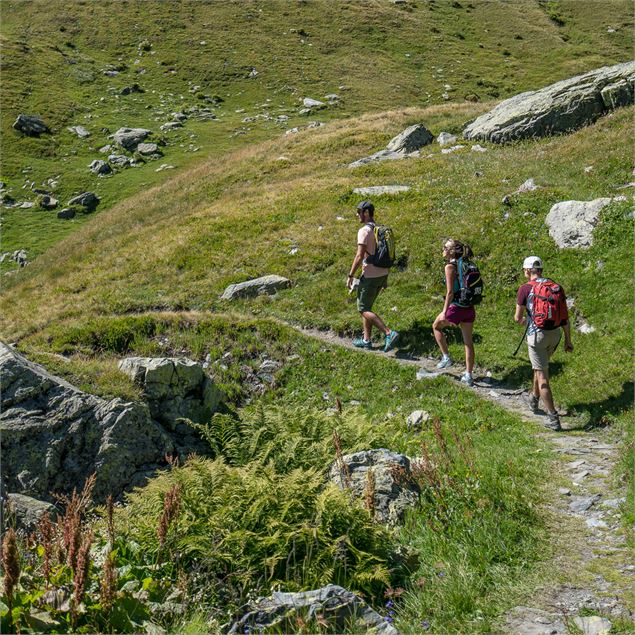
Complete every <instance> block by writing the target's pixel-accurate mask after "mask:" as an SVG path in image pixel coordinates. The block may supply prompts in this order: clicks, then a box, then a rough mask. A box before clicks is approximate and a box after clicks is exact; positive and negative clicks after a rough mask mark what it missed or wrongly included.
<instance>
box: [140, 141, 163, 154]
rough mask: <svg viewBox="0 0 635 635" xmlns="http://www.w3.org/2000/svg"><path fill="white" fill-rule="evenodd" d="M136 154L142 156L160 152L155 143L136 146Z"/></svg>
mask: <svg viewBox="0 0 635 635" xmlns="http://www.w3.org/2000/svg"><path fill="white" fill-rule="evenodd" d="M137 152H138V153H139V154H142V155H144V156H148V155H152V154H161V150H159V146H158V145H157V144H156V143H140V144H139V145H138V146H137Z"/></svg>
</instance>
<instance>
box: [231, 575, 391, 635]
mask: <svg viewBox="0 0 635 635" xmlns="http://www.w3.org/2000/svg"><path fill="white" fill-rule="evenodd" d="M242 611H243V614H242V616H241V617H239V618H237V619H235V620H234V621H233V622H232V623H231V625H230V627H229V630H228V631H227V632H228V633H229V634H231V635H235V634H238V633H295V632H297V628H298V623H303V624H306V625H307V628H308V629H309V632H318V631H319V632H323V626H324V623H326V624H327V627H326V628H327V631H326V632H329V633H330V632H335V633H344V632H354V633H373V635H399V631H398V630H397V629H396V628H395V627H394V626H393V625H392V624H390V623H389V622H387V621H386V620H384V618H383V617H382V616H381V615H380V614H379V613H377V612H376V611H374V610H373V609H371V608H370V607H369V606H368V604H366V602H364V600H362V598H360V597H359V596H358V595H355V594H354V593H352V592H351V591H347V590H346V589H344V588H342V587H341V586H337V585H335V584H329V585H327V586H325V587H322V588H321V589H316V590H313V591H300V592H298V593H282V592H280V591H274V593H273V594H272V596H271V597H270V598H258V599H257V600H255V601H252V602H251V603H250V604H248V605H247V606H245V607H244V608H243V609H242ZM318 620H320V622H318Z"/></svg>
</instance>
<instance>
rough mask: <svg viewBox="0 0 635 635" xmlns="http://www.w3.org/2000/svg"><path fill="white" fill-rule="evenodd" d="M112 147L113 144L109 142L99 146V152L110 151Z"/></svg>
mask: <svg viewBox="0 0 635 635" xmlns="http://www.w3.org/2000/svg"><path fill="white" fill-rule="evenodd" d="M113 149H114V146H113V145H111V144H110V143H109V144H107V145H105V146H102V147H101V148H99V152H101V153H102V154H106V152H111V151H112V150H113Z"/></svg>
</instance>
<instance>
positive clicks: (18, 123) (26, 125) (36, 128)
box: [13, 115, 50, 137]
mask: <svg viewBox="0 0 635 635" xmlns="http://www.w3.org/2000/svg"><path fill="white" fill-rule="evenodd" d="M13 128H14V129H15V130H18V131H19V132H22V133H24V134H25V135H27V136H29V137H39V136H40V135H41V134H42V133H44V132H50V130H49V127H48V126H47V125H46V124H45V123H44V121H42V119H40V118H39V117H35V116H33V115H18V118H17V119H16V120H15V121H14V122H13Z"/></svg>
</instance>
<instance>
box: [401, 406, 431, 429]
mask: <svg viewBox="0 0 635 635" xmlns="http://www.w3.org/2000/svg"><path fill="white" fill-rule="evenodd" d="M428 421H430V413H429V412H426V411H425V410H414V411H413V412H411V413H410V414H409V415H408V418H407V419H406V425H407V426H408V427H409V428H412V429H414V430H421V428H422V427H423V424H424V423H427V422H428Z"/></svg>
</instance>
